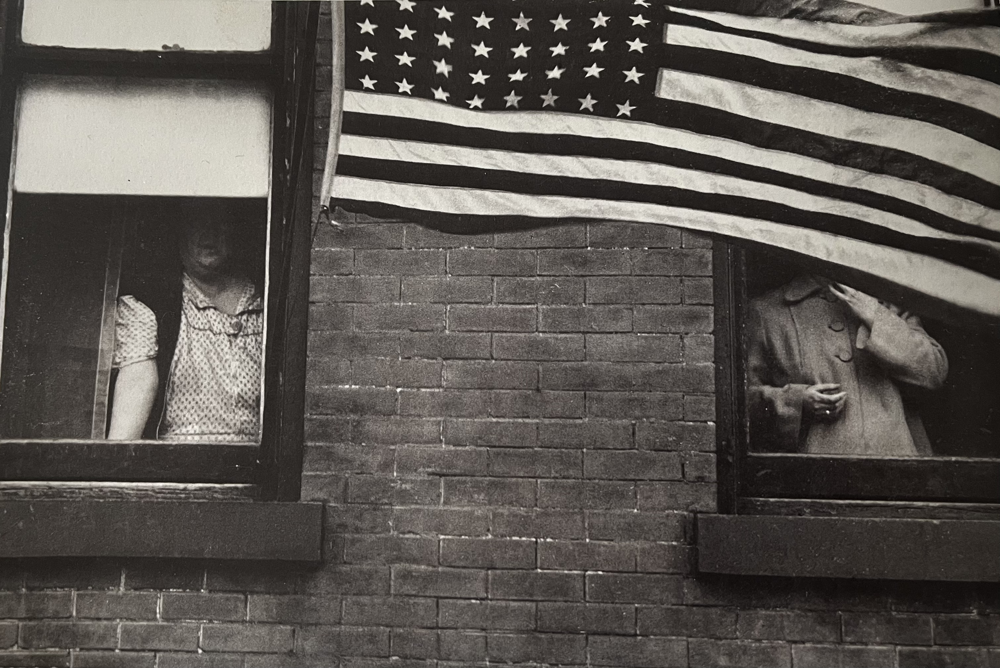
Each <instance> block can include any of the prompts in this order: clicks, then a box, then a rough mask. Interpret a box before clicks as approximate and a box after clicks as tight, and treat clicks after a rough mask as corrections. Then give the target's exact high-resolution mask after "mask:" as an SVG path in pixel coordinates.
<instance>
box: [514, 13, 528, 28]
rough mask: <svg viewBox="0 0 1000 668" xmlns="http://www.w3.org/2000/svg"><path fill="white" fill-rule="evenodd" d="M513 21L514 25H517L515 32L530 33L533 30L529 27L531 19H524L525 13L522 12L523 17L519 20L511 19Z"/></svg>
mask: <svg viewBox="0 0 1000 668" xmlns="http://www.w3.org/2000/svg"><path fill="white" fill-rule="evenodd" d="M511 20H512V21H513V22H514V23H516V24H517V27H516V28H514V30H515V31H518V30H528V31H530V30H531V29H530V28H529V27H528V24H529V23H531V19H527V18H524V12H521V16H519V17H518V18H516V19H511Z"/></svg>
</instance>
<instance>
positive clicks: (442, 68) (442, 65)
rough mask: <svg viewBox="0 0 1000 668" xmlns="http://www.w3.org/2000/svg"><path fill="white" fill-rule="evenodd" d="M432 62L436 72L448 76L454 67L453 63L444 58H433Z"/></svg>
mask: <svg viewBox="0 0 1000 668" xmlns="http://www.w3.org/2000/svg"><path fill="white" fill-rule="evenodd" d="M431 62H432V63H434V74H443V75H445V76H448V75H449V74H451V71H452V70H453V69H454V68H453V67H452V66H451V65H449V64H448V63H446V62H445V60H444V58H442V59H441V60H432V61H431Z"/></svg>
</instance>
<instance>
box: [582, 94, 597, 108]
mask: <svg viewBox="0 0 1000 668" xmlns="http://www.w3.org/2000/svg"><path fill="white" fill-rule="evenodd" d="M577 102H579V103H580V111H583V110H584V109H586V110H587V111H593V110H594V105H595V104H597V100H595V99H594V98H592V97H590V93H587V97H581V98H580V99H578V100H577Z"/></svg>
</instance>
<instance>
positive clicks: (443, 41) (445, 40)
mask: <svg viewBox="0 0 1000 668" xmlns="http://www.w3.org/2000/svg"><path fill="white" fill-rule="evenodd" d="M434 36H435V37H437V40H438V43H437V45H438V46H444V47H447V48H449V49H450V48H451V43H452V42H454V41H455V38H454V37H448V33H446V32H444V31H441V34H440V35H439V34H437V33H434Z"/></svg>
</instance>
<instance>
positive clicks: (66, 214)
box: [0, 198, 111, 438]
mask: <svg viewBox="0 0 1000 668" xmlns="http://www.w3.org/2000/svg"><path fill="white" fill-rule="evenodd" d="M13 211H15V212H16V216H17V221H16V224H15V225H13V226H12V227H11V229H10V232H9V244H10V248H9V260H8V266H7V286H6V288H7V289H6V293H7V298H6V303H5V310H4V323H3V324H4V326H3V344H4V345H3V359H2V367H0V370H2V371H0V437H3V438H90V437H91V435H92V433H93V427H94V423H93V418H94V402H95V393H96V382H97V370H98V367H99V353H100V347H101V338H102V337H101V335H102V330H103V327H102V325H103V322H104V301H105V299H104V287H105V279H106V262H107V257H108V250H109V242H110V239H111V224H110V220H109V217H108V216H107V214H106V211H102V210H101V208H100V207H95V206H94V205H93V203H92V202H87V201H85V200H81V198H48V199H47V200H40V199H37V198H28V199H24V198H20V199H16V200H15V202H14V206H13Z"/></svg>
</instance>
